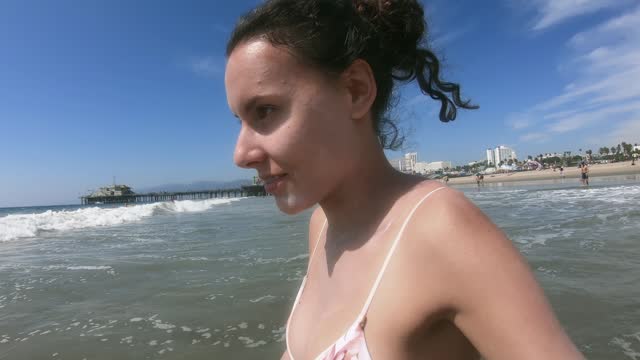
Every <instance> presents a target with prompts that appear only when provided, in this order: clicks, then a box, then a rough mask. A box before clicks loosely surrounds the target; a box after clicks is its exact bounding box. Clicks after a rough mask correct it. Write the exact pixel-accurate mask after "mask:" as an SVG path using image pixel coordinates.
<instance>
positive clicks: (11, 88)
mask: <svg viewBox="0 0 640 360" xmlns="http://www.w3.org/2000/svg"><path fill="white" fill-rule="evenodd" d="M256 3H257V1H234V2H231V1H229V2H213V1H182V2H177V1H135V2H131V1H84V2H78V1H55V2H54V1H44V0H42V1H22V0H20V1H18V0H4V1H3V2H2V3H0V84H1V86H0V207H5V206H23V205H39V204H69V203H77V202H78V196H80V195H82V194H84V193H85V192H86V191H87V190H88V189H95V188H97V187H99V186H103V185H106V184H109V183H110V182H111V181H112V176H116V177H117V180H118V182H119V183H126V184H129V185H131V186H133V187H134V190H135V188H143V187H146V186H154V185H159V184H165V183H176V182H178V183H191V182H194V181H201V180H232V179H238V178H250V177H251V176H253V173H252V172H251V171H248V170H241V169H237V168H235V166H234V165H233V162H232V152H233V147H234V142H235V136H236V133H237V131H238V129H239V126H238V124H237V122H236V120H235V119H234V118H233V116H232V115H231V113H230V112H229V110H228V108H227V104H226V99H225V93H224V84H223V77H224V66H225V58H224V47H225V43H226V40H227V38H228V36H229V33H230V31H231V29H232V26H233V24H234V23H235V20H236V19H237V17H238V16H239V15H240V14H242V13H243V12H245V11H246V10H248V9H250V8H251V7H252V6H254V5H255V4H256ZM221 4H224V5H221ZM480 4H482V5H480ZM425 6H426V11H427V20H428V24H429V28H430V40H431V44H432V46H433V48H434V49H435V51H436V52H437V53H438V54H439V55H440V56H441V57H442V58H443V59H444V64H445V65H444V72H445V73H444V74H445V75H444V77H445V78H446V79H449V80H451V81H455V82H459V83H460V84H461V85H462V89H463V93H464V94H465V95H466V96H468V97H470V98H472V99H473V101H474V102H476V103H478V104H479V105H480V106H481V108H480V110H476V111H465V112H460V114H459V118H458V119H457V120H456V121H455V122H453V123H449V124H442V123H440V122H439V121H438V120H437V111H438V107H437V104H435V103H434V102H433V101H431V100H429V99H427V98H426V97H424V96H422V95H420V94H419V92H418V89H417V86H416V85H415V84H409V85H406V86H404V87H402V88H401V91H400V94H401V98H402V101H401V103H400V104H399V107H398V108H397V109H396V111H395V113H396V114H397V115H398V117H400V118H401V120H402V121H401V123H402V124H403V127H404V128H405V129H406V130H407V131H408V132H409V134H410V137H409V141H408V142H407V147H406V149H404V150H406V151H418V153H419V157H420V160H421V161H437V160H448V161H452V162H453V163H454V164H464V163H467V162H469V161H472V160H477V159H481V158H482V157H483V156H484V149H486V148H487V147H489V146H492V147H494V146H497V145H508V146H512V147H513V148H515V149H516V151H517V153H518V156H519V157H520V158H524V157H526V155H535V154H538V153H541V152H552V151H574V152H577V150H578V149H579V148H582V149H585V150H586V149H589V148H590V149H594V150H597V149H598V147H600V146H605V145H606V146H611V145H614V144H617V143H619V142H621V141H627V142H631V143H640V26H639V25H638V24H640V2H638V1H631V0H629V1H627V0H582V1H579V2H576V1H572V0H494V1H488V2H485V1H483V2H477V1H471V0H463V1H456V2H451V1H446V0H433V1H432V0H426V1H425ZM396 155H397V154H389V156H391V157H394V156H396Z"/></svg>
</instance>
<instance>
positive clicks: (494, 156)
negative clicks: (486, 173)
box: [487, 145, 518, 165]
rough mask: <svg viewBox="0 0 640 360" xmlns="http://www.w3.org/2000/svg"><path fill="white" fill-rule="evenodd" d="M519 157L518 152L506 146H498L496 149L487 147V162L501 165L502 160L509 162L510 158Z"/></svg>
mask: <svg viewBox="0 0 640 360" xmlns="http://www.w3.org/2000/svg"><path fill="white" fill-rule="evenodd" d="M517 158H518V157H517V155H516V152H515V151H514V150H513V149H511V148H508V147H506V146H502V145H500V146H498V147H497V148H495V149H487V164H488V165H499V164H500V162H501V161H502V162H507V161H509V160H516V159H517Z"/></svg>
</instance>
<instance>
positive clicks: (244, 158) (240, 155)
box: [233, 126, 266, 169]
mask: <svg viewBox="0 0 640 360" xmlns="http://www.w3.org/2000/svg"><path fill="white" fill-rule="evenodd" d="M256 135H257V134H256V133H255V132H253V131H251V129H249V128H247V127H246V126H243V127H242V129H240V133H239V134H238V139H237V140H236V148H235V150H234V152H233V161H234V162H235V163H236V165H237V166H239V167H241V168H245V169H253V168H256V167H257V166H258V164H260V163H261V162H262V161H264V159H265V158H266V154H265V152H264V150H263V149H262V147H261V145H260V142H259V141H258V140H259V139H258V137H257V136H256Z"/></svg>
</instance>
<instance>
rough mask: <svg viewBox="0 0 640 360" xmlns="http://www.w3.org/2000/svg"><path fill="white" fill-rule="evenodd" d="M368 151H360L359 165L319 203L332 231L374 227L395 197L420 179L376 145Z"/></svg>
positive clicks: (343, 232) (345, 232)
mask: <svg viewBox="0 0 640 360" xmlns="http://www.w3.org/2000/svg"><path fill="white" fill-rule="evenodd" d="M376 145H377V144H376ZM370 150H371V151H370V152H369V153H368V154H362V156H361V157H360V159H361V161H358V162H357V164H358V165H357V166H355V167H354V168H353V169H352V170H351V171H350V172H349V174H346V176H344V178H343V179H344V180H343V181H342V182H341V183H340V184H339V185H338V186H337V187H336V188H335V190H334V191H332V192H331V193H330V194H329V195H328V196H327V197H325V199H324V200H322V201H321V202H320V206H321V207H322V209H323V211H324V213H325V215H326V216H327V220H328V223H329V225H330V227H331V229H332V232H336V233H341V234H349V233H362V232H370V231H372V230H375V227H377V225H378V224H379V223H380V222H381V221H382V219H383V218H384V217H385V216H386V215H387V213H388V211H389V210H390V209H391V208H392V206H393V204H394V203H395V202H396V200H397V199H398V198H399V197H400V196H401V195H402V194H403V193H405V192H406V191H407V190H408V189H410V188H411V187H413V186H415V185H416V184H417V183H418V182H419V181H420V179H419V178H417V177H415V176H411V175H406V174H403V173H400V172H398V171H397V170H395V169H394V168H393V167H392V166H391V164H390V163H389V161H388V160H387V159H386V156H385V155H384V152H383V151H382V149H381V147H380V146H379V145H378V146H377V149H371V148H370ZM376 150H377V151H376ZM372 227H373V229H372Z"/></svg>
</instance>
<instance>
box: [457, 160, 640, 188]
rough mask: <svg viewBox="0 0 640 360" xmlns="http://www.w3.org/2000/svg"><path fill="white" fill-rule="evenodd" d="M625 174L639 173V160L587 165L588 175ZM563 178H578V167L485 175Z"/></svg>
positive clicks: (470, 179)
mask: <svg viewBox="0 0 640 360" xmlns="http://www.w3.org/2000/svg"><path fill="white" fill-rule="evenodd" d="M627 174H640V162H637V163H636V165H633V166H632V165H631V161H624V162H617V163H611V164H596V165H590V166H589V177H596V176H610V175H627ZM563 176H564V178H565V179H570V178H575V179H579V178H580V169H578V168H577V167H570V168H565V169H564V174H563V175H560V170H557V169H556V171H553V170H551V169H548V170H540V171H537V170H533V171H522V172H513V173H508V174H506V173H505V174H492V175H485V176H484V182H485V183H499V182H509V181H535V180H553V179H562V178H563ZM475 183H476V177H475V176H466V177H459V178H450V179H449V185H463V184H475Z"/></svg>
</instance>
